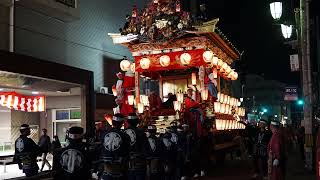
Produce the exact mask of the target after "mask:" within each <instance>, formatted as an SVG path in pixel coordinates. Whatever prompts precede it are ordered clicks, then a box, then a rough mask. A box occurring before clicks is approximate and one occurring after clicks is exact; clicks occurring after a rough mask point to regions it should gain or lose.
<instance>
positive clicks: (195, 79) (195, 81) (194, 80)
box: [191, 72, 197, 85]
mask: <svg viewBox="0 0 320 180" xmlns="http://www.w3.org/2000/svg"><path fill="white" fill-rule="evenodd" d="M191 84H192V85H197V75H196V73H194V72H193V73H192V74H191Z"/></svg>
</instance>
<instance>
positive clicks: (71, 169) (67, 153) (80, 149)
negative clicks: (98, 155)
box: [55, 127, 91, 180]
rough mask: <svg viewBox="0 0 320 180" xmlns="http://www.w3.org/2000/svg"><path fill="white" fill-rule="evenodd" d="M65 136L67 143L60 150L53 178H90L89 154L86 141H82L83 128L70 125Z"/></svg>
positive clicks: (68, 179) (72, 179) (71, 179)
mask: <svg viewBox="0 0 320 180" xmlns="http://www.w3.org/2000/svg"><path fill="white" fill-rule="evenodd" d="M67 138H68V141H69V144H68V145H67V146H66V147H65V148H63V149H62V150H61V153H60V156H59V162H60V168H59V169H58V170H57V176H56V177H55V179H67V180H79V179H91V162H90V155H89V153H88V147H87V145H86V143H84V142H82V140H83V128H81V127H71V128H70V129H69V131H68V134H67Z"/></svg>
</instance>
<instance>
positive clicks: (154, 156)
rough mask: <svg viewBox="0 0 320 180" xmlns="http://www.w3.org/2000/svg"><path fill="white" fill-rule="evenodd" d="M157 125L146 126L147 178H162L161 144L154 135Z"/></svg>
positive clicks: (159, 179)
mask: <svg viewBox="0 0 320 180" xmlns="http://www.w3.org/2000/svg"><path fill="white" fill-rule="evenodd" d="M156 133H157V127H156V126H155V125H149V126H148V134H149V135H148V145H147V167H148V168H147V169H148V172H147V174H148V179H150V180H162V173H163V170H162V168H161V153H162V151H163V144H162V143H161V141H160V138H158V137H157V136H156Z"/></svg>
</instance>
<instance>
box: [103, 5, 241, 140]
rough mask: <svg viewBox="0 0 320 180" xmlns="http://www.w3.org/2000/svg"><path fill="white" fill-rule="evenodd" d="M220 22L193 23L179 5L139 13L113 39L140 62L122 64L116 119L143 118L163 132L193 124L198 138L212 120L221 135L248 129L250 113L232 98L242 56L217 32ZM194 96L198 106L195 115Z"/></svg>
mask: <svg viewBox="0 0 320 180" xmlns="http://www.w3.org/2000/svg"><path fill="white" fill-rule="evenodd" d="M218 21H219V19H213V20H210V21H207V20H206V19H205V18H202V19H201V18H198V19H197V20H192V19H191V15H190V13H188V12H186V11H183V9H182V8H181V4H180V1H179V0H153V1H152V2H150V3H149V4H148V6H147V7H146V8H145V9H143V10H142V11H141V12H140V13H138V10H137V8H136V7H134V8H133V10H132V14H131V15H127V17H126V23H125V25H124V27H123V28H121V29H120V33H109V34H108V35H109V36H110V37H111V38H112V39H113V42H114V44H121V45H123V46H125V47H127V48H128V49H129V50H130V51H131V53H132V56H133V58H134V60H129V59H128V58H126V57H124V59H123V60H122V61H121V62H120V68H121V70H122V71H123V72H120V73H118V74H117V76H118V78H119V80H118V82H117V84H116V85H114V86H113V88H112V90H113V93H114V95H115V96H116V102H117V104H118V105H119V106H118V107H116V108H114V113H117V112H121V113H123V114H125V115H127V114H129V113H131V112H137V113H139V114H140V115H141V117H142V121H143V122H142V124H144V125H146V124H150V123H154V124H156V125H157V126H158V130H159V131H160V132H161V131H164V130H165V128H166V127H167V126H168V125H169V124H170V122H171V121H173V120H177V121H179V122H181V123H187V124H189V126H190V127H191V128H192V129H193V130H194V133H196V134H197V135H201V127H203V126H204V125H205V121H207V120H210V121H211V122H212V123H211V124H210V123H209V124H210V126H211V127H212V129H214V130H215V131H226V130H240V129H244V128H245V125H244V123H240V122H243V121H244V119H245V118H244V117H245V109H243V108H241V107H240V104H241V102H239V99H238V98H236V97H233V96H232V92H231V81H236V80H237V79H238V73H237V72H236V70H235V69H234V68H233V64H234V62H235V61H237V60H239V56H240V55H239V54H240V53H239V51H238V50H237V49H236V47H235V46H234V45H233V44H232V43H231V42H230V41H229V40H228V39H227V38H226V37H225V36H224V35H223V34H222V32H221V31H220V30H219V29H218V28H217V27H216V25H217V23H218ZM151 84H152V86H156V87H157V88H156V90H152V91H151V90H150V89H151V88H150V87H148V86H151ZM188 90H189V91H192V95H191V93H190V96H192V98H193V100H194V103H196V104H197V107H196V108H197V110H196V111H193V112H192V111H191V110H190V108H188V107H187V106H188V102H187V101H186V99H187V97H188V95H187V92H188ZM169 100H171V101H170V103H171V104H169V105H168V104H165V102H167V101H169ZM192 102H193V101H192ZM191 109H193V108H192V107H191ZM201 116H203V118H204V119H205V121H204V120H203V118H201Z"/></svg>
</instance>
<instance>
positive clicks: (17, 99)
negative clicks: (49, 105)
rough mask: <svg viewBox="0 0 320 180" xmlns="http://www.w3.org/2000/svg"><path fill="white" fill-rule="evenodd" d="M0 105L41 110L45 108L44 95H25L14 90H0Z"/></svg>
mask: <svg viewBox="0 0 320 180" xmlns="http://www.w3.org/2000/svg"><path fill="white" fill-rule="evenodd" d="M0 105H1V106H5V107H7V108H9V109H15V110H20V111H26V112H42V111H44V110H45V97H44V96H25V95H21V94H18V93H16V92H0Z"/></svg>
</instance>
